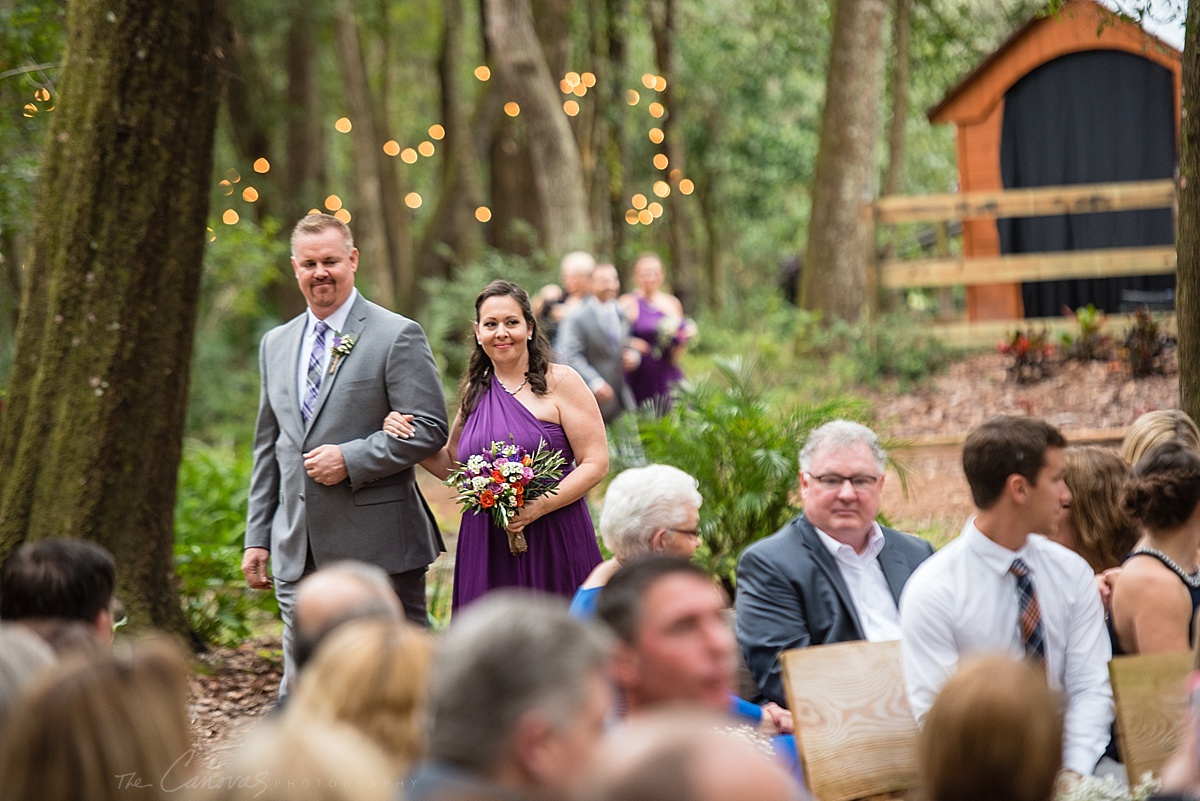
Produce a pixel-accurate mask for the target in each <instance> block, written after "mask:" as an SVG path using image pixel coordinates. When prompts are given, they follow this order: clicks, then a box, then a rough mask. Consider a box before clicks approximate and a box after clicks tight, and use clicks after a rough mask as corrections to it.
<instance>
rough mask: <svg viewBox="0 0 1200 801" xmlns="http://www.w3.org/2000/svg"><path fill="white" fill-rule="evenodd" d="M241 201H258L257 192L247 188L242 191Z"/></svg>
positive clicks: (249, 187)
mask: <svg viewBox="0 0 1200 801" xmlns="http://www.w3.org/2000/svg"><path fill="white" fill-rule="evenodd" d="M242 200H244V201H246V202H247V203H253V202H254V201H256V200H258V190H257V189H255V188H254V187H253V186H247V187H246V188H245V189H243V190H242Z"/></svg>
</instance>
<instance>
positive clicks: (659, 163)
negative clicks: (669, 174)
mask: <svg viewBox="0 0 1200 801" xmlns="http://www.w3.org/2000/svg"><path fill="white" fill-rule="evenodd" d="M668 164H670V161H668V159H667V157H666V155H664V154H662V153H658V154H656V155H655V156H654V168H655V169H656V170H665V169H666V168H667V165H668Z"/></svg>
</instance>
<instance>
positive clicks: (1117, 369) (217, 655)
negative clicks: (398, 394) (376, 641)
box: [190, 353, 1179, 769]
mask: <svg viewBox="0 0 1200 801" xmlns="http://www.w3.org/2000/svg"><path fill="white" fill-rule="evenodd" d="M1006 364H1007V357H1004V356H1002V355H1000V354H998V353H985V354H976V355H972V356H969V357H966V358H964V359H962V360H960V361H958V362H956V363H954V364H953V365H951V366H950V367H949V369H947V370H946V372H945V373H943V374H940V375H938V376H936V377H934V378H933V379H931V380H930V381H929V382H928V383H927V384H925V385H924V386H922V387H919V388H916V389H913V390H910V391H900V390H899V388H898V387H897V386H894V385H892V386H884V387H881V388H879V389H876V390H872V391H867V392H865V393H864V395H865V396H866V397H867V399H868V400H869V401H870V402H871V403H872V404H873V406H874V409H875V419H876V421H877V422H876V428H877V429H878V430H879V431H880V433H881V434H884V435H886V436H887V437H889V438H892V439H894V440H900V441H902V442H904V443H907V444H905V445H904V446H902V447H898V448H896V449H895V450H894V452H893V455H894V456H895V457H896V458H897V459H898V460H899V461H900V462H901V463H902V464H903V465H904V467H905V473H906V483H907V491H905V490H904V488H903V487H902V482H901V481H900V480H899V476H898V475H895V474H894V473H893V474H891V475H889V478H888V481H887V484H886V485H885V488H884V501H883V512H884V514H885V515H886V516H887V518H888V520H889V522H890V523H891V524H892V525H894V526H896V527H898V528H901V529H904V530H906V531H912V532H914V533H917V534H920V535H922V536H925V537H927V538H929V539H930V540H932V541H934V542H935V543H938V544H941V543H942V542H944V541H945V540H947V539H949V538H950V537H952V536H953V535H954V534H956V533H957V532H958V530H959V528H961V526H962V523H963V521H964V520H965V519H966V516H967V515H968V514H969V513H970V510H971V503H970V495H969V493H968V491H967V487H966V482H965V481H964V480H963V478H962V470H961V468H960V466H959V464H960V459H961V442H962V439H963V438H964V437H965V436H966V435H967V433H968V432H969V431H970V430H971V429H972V428H974V427H975V426H977V425H978V424H980V423H982V422H984V421H985V420H987V419H989V418H991V417H993V416H995V415H998V414H1029V415H1036V416H1039V417H1044V418H1046V419H1047V420H1049V421H1050V422H1052V423H1054V424H1055V425H1057V426H1059V427H1060V428H1062V429H1063V431H1064V433H1066V434H1067V436H1068V438H1070V437H1071V436H1072V435H1073V434H1074V435H1077V439H1078V435H1081V434H1082V435H1085V436H1093V437H1097V438H1098V439H1099V441H1101V442H1103V443H1105V444H1110V445H1115V444H1116V443H1117V442H1118V441H1119V436H1120V432H1121V431H1122V430H1123V429H1124V428H1125V427H1126V426H1128V425H1129V424H1130V423H1131V422H1133V420H1135V419H1136V418H1137V417H1138V416H1139V415H1141V414H1143V413H1144V412H1147V411H1150V410H1152V409H1168V408H1178V406H1179V386H1178V378H1177V376H1176V375H1174V374H1173V373H1172V374H1170V375H1165V376H1155V377H1151V378H1147V379H1143V380H1139V381H1133V380H1132V379H1130V378H1129V376H1128V374H1127V371H1126V370H1125V369H1124V368H1123V367H1122V366H1120V365H1117V364H1109V363H1102V362H1090V363H1079V362H1067V363H1063V364H1060V365H1057V366H1056V367H1055V369H1054V371H1053V374H1052V375H1051V376H1050V377H1049V378H1047V379H1045V380H1044V381H1041V382H1039V383H1036V384H1028V385H1018V384H1016V383H1014V382H1012V381H1010V380H1009V379H1008V376H1007V373H1006V370H1005V366H1006ZM1114 436H1115V437H1116V438H1117V439H1114ZM424 479H428V481H426V480H424ZM422 490H423V491H424V492H425V493H426V495H427V497H429V499H430V502H431V503H432V504H433V506H434V508H435V511H436V513H437V515H438V517H439V519H442V522H443V527H445V524H446V523H447V522H448V520H449V518H452V517H456V515H457V510H456V509H455V507H454V503H453V494H452V493H450V492H449V490H448V489H446V488H444V487H440V486H438V485H437V482H436V481H435V480H433V479H431V478H429V477H428V476H424V478H423V480H422ZM447 545H448V547H449V548H451V549H453V542H448V543H447ZM448 564H449V560H448V557H447V556H446V555H443V557H442V559H441V560H439V563H438V564H436V565H435V570H437V571H442V572H444V571H445V570H446V569H447V565H448ZM279 660H280V653H279V641H278V639H263V640H255V641H252V642H248V643H245V644H243V645H240V646H238V647H236V648H220V649H214V650H212V651H210V652H208V653H206V654H202V655H200V656H199V657H198V669H197V671H195V672H194V675H193V676H192V691H193V698H192V703H191V707H190V712H191V716H192V734H193V739H194V743H195V746H196V751H197V756H198V757H199V758H200V760H201V762H202V764H203V765H204V766H205V767H207V768H209V769H215V768H218V767H220V765H221V763H222V762H223V761H224V759H225V758H226V757H227V755H228V753H229V752H230V751H231V750H232V749H233V748H234V747H235V746H236V744H237V743H238V742H239V741H240V740H241V738H242V737H243V736H244V734H245V732H246V730H248V729H249V728H251V727H252V726H253V724H254V723H256V722H257V721H258V720H259V719H260V718H261V717H262V716H263V715H264V714H266V712H267V711H268V710H269V709H270V708H271V706H272V705H273V704H274V699H275V693H276V689H277V688H278V686H279V679H280V675H281V668H282V666H281V664H280V661H279Z"/></svg>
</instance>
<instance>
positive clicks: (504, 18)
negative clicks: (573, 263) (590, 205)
mask: <svg viewBox="0 0 1200 801" xmlns="http://www.w3.org/2000/svg"><path fill="white" fill-rule="evenodd" d="M486 5H487V21H486V22H487V24H486V29H487V38H488V42H489V43H490V45H491V50H492V53H493V55H494V56H495V59H496V63H497V66H498V67H499V71H500V73H501V75H502V77H503V79H504V82H505V85H506V86H507V87H512V89H513V92H514V93H515V95H516V102H518V103H519V104H520V107H521V116H520V117H519V119H520V120H522V121H523V122H524V127H525V134H526V136H525V141H526V142H528V144H529V154H530V161H529V164H530V167H531V168H532V172H533V181H534V185H535V186H536V188H537V202H538V206H539V209H540V211H541V214H540V217H541V220H540V223H541V230H540V231H539V235H540V236H539V238H540V240H541V244H542V249H543V250H544V251H545V252H546V255H547V256H548V257H549V258H550V259H551V260H553V261H557V260H558V259H559V257H561V256H562V255H563V254H564V253H566V252H568V251H570V250H576V249H588V248H589V247H591V236H590V231H589V228H588V214H587V197H586V196H585V194H584V183H583V169H582V167H581V164H580V160H579V150H578V148H577V147H576V146H575V137H574V135H573V134H572V133H571V126H570V125H569V124H568V122H567V116H566V114H564V113H563V110H562V100H561V96H562V93H561V92H560V91H559V88H558V81H557V80H555V79H553V78H552V77H551V76H550V70H549V67H548V66H547V64H546V58H545V56H544V54H543V53H542V47H541V44H540V42H539V41H538V38H537V34H536V32H535V31H534V27H533V16H532V12H531V11H530V8H529V0H487V2H486Z"/></svg>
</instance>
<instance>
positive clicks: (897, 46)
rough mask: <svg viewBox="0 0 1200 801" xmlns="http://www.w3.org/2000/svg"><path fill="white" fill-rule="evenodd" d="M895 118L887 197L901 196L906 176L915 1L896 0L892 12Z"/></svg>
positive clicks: (890, 135)
mask: <svg viewBox="0 0 1200 801" xmlns="http://www.w3.org/2000/svg"><path fill="white" fill-rule="evenodd" d="M892 48H893V50H894V52H895V60H894V61H893V62H892V87H891V88H892V92H891V96H892V116H891V119H890V120H889V121H888V139H887V145H888V154H887V170H886V172H884V175H883V192H882V194H884V195H896V194H899V193H900V178H901V176H902V175H903V174H904V140H905V136H904V134H905V125H906V123H907V122H908V82H909V73H910V72H911V69H910V66H911V63H910V62H911V53H912V0H895V8H894V9H893V11H892Z"/></svg>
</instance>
